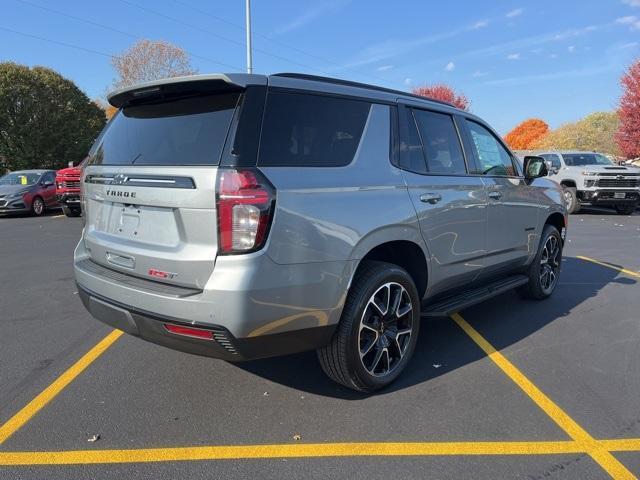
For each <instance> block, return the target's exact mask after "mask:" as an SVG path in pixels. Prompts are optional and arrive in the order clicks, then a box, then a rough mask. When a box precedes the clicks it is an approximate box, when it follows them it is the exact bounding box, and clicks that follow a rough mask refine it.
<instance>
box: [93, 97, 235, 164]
mask: <svg viewBox="0 0 640 480" xmlns="http://www.w3.org/2000/svg"><path fill="white" fill-rule="evenodd" d="M238 98H239V94H237V93H233V94H229V93H225V94H218V95H208V96H201V97H190V98H185V99H178V100H173V101H167V102H162V103H153V104H148V105H137V106H131V107H125V108H124V109H122V110H121V111H119V112H118V113H117V115H116V116H115V118H114V119H113V120H112V121H111V122H110V123H109V125H108V126H107V127H106V130H105V131H104V132H103V134H102V135H101V136H100V137H99V138H98V140H97V142H96V144H95V145H94V147H93V148H92V149H91V151H90V152H89V158H88V162H87V163H88V164H102V165H217V164H218V163H219V162H220V156H221V154H222V148H223V147H224V142H225V139H226V138H227V131H228V130H229V125H230V124H231V119H232V117H233V113H234V111H235V108H236V105H237V103H238Z"/></svg>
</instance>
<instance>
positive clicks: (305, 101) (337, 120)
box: [258, 92, 371, 167]
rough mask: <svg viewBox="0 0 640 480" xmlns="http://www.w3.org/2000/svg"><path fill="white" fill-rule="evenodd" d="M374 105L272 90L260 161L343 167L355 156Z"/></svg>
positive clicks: (261, 144)
mask: <svg viewBox="0 0 640 480" xmlns="http://www.w3.org/2000/svg"><path fill="white" fill-rule="evenodd" d="M370 109H371V104H370V103H368V102H364V101H359V100H348V99H341V98H334V97H328V96H322V95H308V94H299V93H280V92H270V93H269V94H268V97H267V105H266V108H265V113H264V120H263V123H262V134H261V137H260V152H259V155H258V165H261V166H268V167H341V166H344V165H348V164H349V163H351V161H352V160H353V157H354V155H355V153H356V150H357V148H358V145H359V143H360V138H361V137H362V132H363V130H364V126H365V123H366V121H367V117H368V115H369V110H370Z"/></svg>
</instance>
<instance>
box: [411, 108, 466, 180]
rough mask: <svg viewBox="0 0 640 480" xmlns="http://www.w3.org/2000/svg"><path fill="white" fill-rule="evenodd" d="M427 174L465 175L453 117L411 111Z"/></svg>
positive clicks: (462, 156)
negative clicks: (418, 135) (418, 133)
mask: <svg viewBox="0 0 640 480" xmlns="http://www.w3.org/2000/svg"><path fill="white" fill-rule="evenodd" d="M413 114H414V116H415V120H416V123H417V125H418V130H419V131H420V136H421V137H422V145H423V148H424V153H425V156H426V158H427V170H428V172H429V173H439V174H450V175H455V174H465V173H467V167H466V165H465V161H464V154H463V153H462V146H461V145H460V138H459V137H458V131H457V130H456V127H455V124H454V123H453V117H452V116H451V115H447V114H444V113H437V112H430V111H426V110H417V109H414V110H413Z"/></svg>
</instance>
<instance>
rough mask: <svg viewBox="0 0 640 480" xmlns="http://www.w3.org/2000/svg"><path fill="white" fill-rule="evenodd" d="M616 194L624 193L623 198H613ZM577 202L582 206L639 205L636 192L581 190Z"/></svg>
mask: <svg viewBox="0 0 640 480" xmlns="http://www.w3.org/2000/svg"><path fill="white" fill-rule="evenodd" d="M616 193H624V194H625V198H614V196H615V194H616ZM578 200H579V201H580V203H581V204H583V205H602V206H613V205H633V204H634V203H640V192H639V191H638V190H594V191H590V190H582V191H579V192H578Z"/></svg>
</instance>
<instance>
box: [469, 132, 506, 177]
mask: <svg viewBox="0 0 640 480" xmlns="http://www.w3.org/2000/svg"><path fill="white" fill-rule="evenodd" d="M467 125H468V126H469V133H470V135H471V143H472V145H473V147H474V149H475V153H476V157H477V159H478V163H479V165H480V172H479V173H481V174H482V175H499V176H515V174H516V172H515V169H514V168H513V161H512V159H511V155H509V152H508V151H507V150H506V149H505V148H504V147H503V146H502V144H501V143H500V142H499V141H498V139H496V137H495V136H494V135H493V134H492V133H491V132H490V131H489V130H487V129H486V128H484V127H483V126H482V125H480V124H478V123H476V122H473V121H470V120H467Z"/></svg>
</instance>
